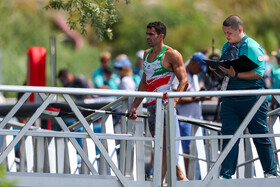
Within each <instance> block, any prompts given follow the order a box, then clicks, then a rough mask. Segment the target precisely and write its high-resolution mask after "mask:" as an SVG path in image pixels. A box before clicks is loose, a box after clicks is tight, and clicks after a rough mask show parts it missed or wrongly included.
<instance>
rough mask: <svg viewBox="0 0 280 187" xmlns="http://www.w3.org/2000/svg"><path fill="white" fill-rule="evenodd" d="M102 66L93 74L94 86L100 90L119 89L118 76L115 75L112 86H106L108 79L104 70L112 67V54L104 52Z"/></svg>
mask: <svg viewBox="0 0 280 187" xmlns="http://www.w3.org/2000/svg"><path fill="white" fill-rule="evenodd" d="M100 62H101V66H100V67H99V68H97V69H96V70H95V71H94V72H93V74H92V82H93V86H94V87H95V88H98V89H117V88H118V84H119V82H120V81H119V78H118V75H116V74H115V73H113V74H112V75H111V78H110V80H111V81H110V85H106V82H107V79H106V77H105V75H104V69H105V68H107V67H110V63H111V53H109V52H103V53H101V55H100Z"/></svg>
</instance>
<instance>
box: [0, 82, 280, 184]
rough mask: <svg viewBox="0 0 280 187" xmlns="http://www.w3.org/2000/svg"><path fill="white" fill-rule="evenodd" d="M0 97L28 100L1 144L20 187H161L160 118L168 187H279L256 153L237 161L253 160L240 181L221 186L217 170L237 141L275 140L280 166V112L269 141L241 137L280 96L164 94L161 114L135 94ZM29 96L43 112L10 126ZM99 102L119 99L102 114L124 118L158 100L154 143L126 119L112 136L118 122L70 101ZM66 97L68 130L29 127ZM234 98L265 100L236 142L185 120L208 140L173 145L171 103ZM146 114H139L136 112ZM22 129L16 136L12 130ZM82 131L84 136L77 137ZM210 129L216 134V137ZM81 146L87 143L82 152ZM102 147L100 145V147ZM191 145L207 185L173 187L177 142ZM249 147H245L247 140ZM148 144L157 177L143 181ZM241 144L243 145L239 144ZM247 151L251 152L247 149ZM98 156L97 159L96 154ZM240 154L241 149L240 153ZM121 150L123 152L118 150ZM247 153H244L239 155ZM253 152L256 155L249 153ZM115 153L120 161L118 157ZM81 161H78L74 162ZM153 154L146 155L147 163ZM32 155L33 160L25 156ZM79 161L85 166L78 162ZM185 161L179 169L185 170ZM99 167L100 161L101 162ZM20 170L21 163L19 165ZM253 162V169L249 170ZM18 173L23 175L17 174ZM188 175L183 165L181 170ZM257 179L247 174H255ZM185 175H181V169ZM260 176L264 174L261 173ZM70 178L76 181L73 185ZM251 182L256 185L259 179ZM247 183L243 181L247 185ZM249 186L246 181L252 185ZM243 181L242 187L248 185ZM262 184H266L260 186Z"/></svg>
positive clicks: (139, 124) (52, 92)
mask: <svg viewBox="0 0 280 187" xmlns="http://www.w3.org/2000/svg"><path fill="white" fill-rule="evenodd" d="M0 92H23V93H25V94H24V95H23V96H22V97H21V98H20V99H19V101H18V102H17V103H16V104H15V105H14V107H13V108H12V109H11V111H10V112H9V113H8V114H7V115H6V116H4V118H3V119H2V120H1V123H0V135H2V137H3V141H2V150H1V155H0V163H5V164H6V165H7V168H8V169H7V170H8V171H9V172H8V177H9V179H19V182H20V185H23V186H24V185H26V186H69V185H72V186H73V185H79V186H88V185H90V184H94V185H103V186H109V185H110V186H160V183H161V182H160V181H161V162H162V143H163V139H162V135H163V117H164V112H165V111H166V114H167V116H166V117H167V129H166V130H167V156H168V157H167V163H168V164H167V166H168V170H167V176H166V183H167V184H168V186H186V185H188V186H224V185H225V184H227V185H228V186H236V185H239V186H262V184H265V183H267V182H268V181H269V185H270V186H276V185H277V186H278V185H279V182H280V181H279V179H264V178H263V174H262V175H261V172H258V171H259V169H258V168H259V165H258V164H257V162H258V159H257V157H256V156H255V153H254V151H252V153H248V151H247V150H249V148H247V147H246V149H245V150H246V152H244V153H246V155H243V156H240V158H245V157H246V156H247V157H248V155H251V159H249V160H248V159H247V160H245V159H243V162H239V165H238V167H239V169H238V172H237V175H236V179H233V180H223V181H221V180H216V179H217V178H218V170H219V166H220V164H221V163H222V161H223V159H224V158H225V156H226V155H227V153H228V152H229V150H230V149H231V148H232V146H233V145H234V143H235V142H236V141H237V139H239V138H241V140H242V139H243V138H252V137H264V136H268V137H271V138H275V141H273V142H274V147H275V149H276V152H277V156H278V159H279V153H278V149H279V144H277V143H278V142H279V140H278V141H277V137H280V135H279V134H277V133H278V132H279V128H277V125H278V127H279V119H278V113H277V111H276V112H274V113H270V124H274V127H275V128H274V129H273V128H271V129H270V130H271V132H273V131H272V130H274V134H272V133H270V134H268V135H247V134H245V135H242V133H243V131H244V129H245V128H246V125H247V124H248V122H249V121H250V119H251V118H252V116H253V115H254V113H255V112H256V111H257V109H258V107H259V105H260V103H262V102H263V100H264V98H265V97H266V95H270V94H271V95H280V90H257V91H256V90H250V91H236V92H235V91H205V92H170V93H168V94H167V97H168V98H169V103H168V105H167V107H165V108H164V106H163V105H162V99H161V98H162V93H147V92H132V91H121V90H114V91H113V92H112V90H96V89H77V88H52V87H30V86H4V85H0ZM31 93H38V94H39V96H40V97H41V98H42V103H41V104H40V105H39V107H38V109H37V110H36V111H35V112H34V114H33V115H32V116H31V117H30V118H29V120H28V121H27V122H26V124H20V123H17V122H14V121H13V120H12V118H13V116H14V114H15V113H16V112H17V110H19V109H20V107H21V106H22V105H23V103H24V102H25V101H26V100H27V98H28V97H29V96H30V94H31ZM78 94H81V95H100V96H117V97H119V99H117V100H116V101H114V102H112V103H110V104H108V105H106V106H104V107H102V108H101V109H100V110H115V109H116V108H121V111H122V112H123V113H125V112H127V111H128V109H129V106H130V105H131V101H132V99H133V98H134V97H155V98H156V100H157V102H156V107H157V108H156V130H155V132H156V134H155V137H154V138H153V137H150V136H149V135H148V131H147V128H146V123H145V120H143V119H141V118H138V119H137V120H135V121H134V120H127V118H126V117H125V116H122V117H121V121H120V123H121V129H120V132H121V133H120V134H116V133H114V130H113V118H112V115H110V114H101V113H92V114H91V115H89V116H84V115H83V114H82V113H81V111H80V110H79V108H78V106H76V103H75V102H74V101H73V100H72V98H71V95H78ZM58 95H62V96H63V99H64V101H65V102H66V103H67V104H68V105H69V106H70V108H71V110H72V111H73V112H74V114H75V116H76V118H77V119H78V122H76V123H73V124H72V125H70V126H67V125H66V124H65V122H64V121H63V119H62V118H61V117H55V118H54V119H55V120H56V121H57V123H58V124H59V126H60V127H61V129H62V131H49V130H43V129H40V128H36V127H34V126H32V125H33V124H34V123H35V122H36V120H37V119H38V118H40V117H41V114H42V112H43V111H44V110H45V108H46V107H47V106H48V105H49V104H50V103H52V102H57V99H56V98H57V96H58ZM230 95H260V96H261V97H260V99H259V101H258V102H257V103H256V104H255V106H254V107H253V108H252V110H251V111H250V113H249V114H248V115H247V117H246V118H245V119H244V121H243V122H242V124H241V125H240V128H239V129H238V130H237V132H236V133H235V135H234V136H221V135H218V130H219V125H220V124H218V123H214V122H209V121H204V120H196V119H187V118H185V117H179V120H185V121H188V122H190V123H193V124H204V125H205V124H206V126H208V127H211V128H209V129H208V130H207V133H206V134H205V136H202V134H197V132H198V131H197V128H193V129H194V130H193V136H189V137H175V136H174V135H175V129H174V122H173V121H174V115H173V110H174V107H173V106H174V100H173V98H174V97H194V96H202V97H203V96H230ZM275 98H276V99H277V100H278V101H279V98H278V97H277V96H275ZM138 111H139V112H141V111H142V110H141V109H138ZM100 118H101V124H102V130H101V131H102V132H101V133H95V132H94V131H93V127H92V125H91V124H90V123H89V121H90V122H92V121H95V120H97V119H100ZM10 127H17V128H18V129H19V130H13V129H7V128H10ZM80 127H83V130H84V132H75V131H77V130H78V129H80ZM213 127H216V129H215V128H214V129H213ZM76 138H82V139H83V143H82V147H81V146H80V145H79V143H78V142H77V140H76ZM223 138H231V141H230V142H229V144H228V146H227V147H226V149H225V150H224V151H223V152H220V148H219V143H218V140H219V139H223ZM99 139H100V141H99ZM186 139H189V140H195V141H192V144H193V146H191V147H192V148H195V149H194V150H191V152H190V155H185V154H182V153H181V155H182V156H184V157H189V158H191V159H190V161H191V163H190V167H189V170H191V171H194V170H195V161H196V160H199V165H200V168H201V170H200V172H201V173H200V174H201V177H202V180H192V179H194V174H193V173H195V172H189V173H190V174H191V175H190V176H189V179H191V180H190V181H177V180H176V171H175V165H176V158H175V141H180V140H186ZM20 140H21V145H20V146H21V157H20V160H19V161H18V160H17V159H16V157H15V152H14V147H15V146H16V145H17V144H18V143H19V141H20ZM115 140H120V145H119V148H118V147H116V144H115ZM244 140H245V139H244ZM146 142H154V146H153V154H154V160H153V163H154V172H153V179H152V180H146V179H145V163H147V160H146V158H144V156H143V155H147V154H144V153H145V152H146V146H145V145H146ZM240 142H242V141H240ZM246 145H247V144H246ZM95 146H96V147H97V148H98V149H99V150H100V156H98V155H96V153H95V149H94V148H93V147H95ZM240 148H242V146H240ZM118 149H119V150H118ZM242 149H244V147H243V148H242ZM252 150H253V149H252ZM117 152H118V153H117ZM77 153H78V154H77ZM149 154H150V153H148V155H149ZM27 155H28V156H27ZM77 155H79V156H80V157H81V160H82V162H81V164H79V163H78V162H77V160H78V157H77ZM182 158H183V157H180V161H179V162H180V163H182ZM97 160H98V161H97ZM15 162H20V163H19V164H16V163H15ZM253 162H254V164H252V163H253ZM17 165H19V166H18V167H19V168H16V166H17ZM181 167H182V168H183V167H184V166H183V164H181ZM244 167H245V169H244ZM253 169H254V172H256V171H257V172H256V173H254V172H249V171H253ZM183 170H184V169H183ZM261 171H262V170H261ZM70 176H71V177H70ZM253 177H259V178H260V179H258V180H257V179H255V178H253ZM243 178H246V179H243ZM247 178H249V179H247ZM244 180H246V181H245V183H244ZM260 180H261V181H260ZM243 183H244V184H243Z"/></svg>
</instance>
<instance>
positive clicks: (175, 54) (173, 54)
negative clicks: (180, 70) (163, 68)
mask: <svg viewBox="0 0 280 187" xmlns="http://www.w3.org/2000/svg"><path fill="white" fill-rule="evenodd" d="M165 55H166V58H167V59H168V60H169V61H177V60H178V59H181V58H182V55H181V53H180V52H179V51H177V50H176V49H173V48H172V47H169V46H168V47H167V48H166V52H165Z"/></svg>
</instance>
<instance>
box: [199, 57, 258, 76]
mask: <svg viewBox="0 0 280 187" xmlns="http://www.w3.org/2000/svg"><path fill="white" fill-rule="evenodd" d="M204 61H205V63H206V64H207V65H208V66H209V68H210V69H211V70H215V72H216V73H217V74H219V75H223V74H224V73H226V74H228V75H230V76H232V77H234V76H235V74H236V72H238V73H239V72H247V71H251V70H253V69H255V68H257V67H259V66H258V65H257V64H255V63H254V62H253V61H251V60H250V59H249V58H248V57H247V56H245V55H241V56H240V57H239V58H237V59H234V60H226V61H215V60H204Z"/></svg>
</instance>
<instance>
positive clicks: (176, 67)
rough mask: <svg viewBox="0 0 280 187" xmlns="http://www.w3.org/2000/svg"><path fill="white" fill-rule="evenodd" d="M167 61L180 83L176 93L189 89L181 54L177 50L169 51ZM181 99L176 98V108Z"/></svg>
mask: <svg viewBox="0 0 280 187" xmlns="http://www.w3.org/2000/svg"><path fill="white" fill-rule="evenodd" d="M166 60H167V62H168V63H169V64H170V66H171V68H172V70H173V71H174V73H175V76H176V77H177V79H178V81H179V85H178V87H177V90H176V91H177V92H182V91H185V90H186V88H187V87H188V76H187V72H186V69H185V65H184V62H183V57H182V55H181V53H179V52H178V51H177V50H168V52H167V53H166ZM179 99H180V98H174V106H176V104H177V102H178V100H179Z"/></svg>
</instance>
